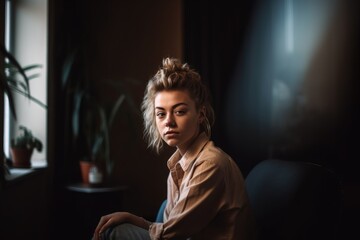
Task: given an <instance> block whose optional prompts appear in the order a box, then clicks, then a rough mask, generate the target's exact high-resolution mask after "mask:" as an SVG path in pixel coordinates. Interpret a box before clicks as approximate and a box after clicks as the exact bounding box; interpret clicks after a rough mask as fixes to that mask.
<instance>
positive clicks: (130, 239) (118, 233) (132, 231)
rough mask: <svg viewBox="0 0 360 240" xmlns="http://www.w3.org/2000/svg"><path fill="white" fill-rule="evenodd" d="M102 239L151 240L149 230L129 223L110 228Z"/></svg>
mask: <svg viewBox="0 0 360 240" xmlns="http://www.w3.org/2000/svg"><path fill="white" fill-rule="evenodd" d="M101 237H102V238H101V239H102V240H151V238H150V235H149V232H148V231H147V230H145V229H143V228H140V227H137V226H135V225H132V224H129V223H123V224H120V225H118V226H114V227H112V228H109V229H107V230H106V231H105V232H104V233H103V234H102V236H101Z"/></svg>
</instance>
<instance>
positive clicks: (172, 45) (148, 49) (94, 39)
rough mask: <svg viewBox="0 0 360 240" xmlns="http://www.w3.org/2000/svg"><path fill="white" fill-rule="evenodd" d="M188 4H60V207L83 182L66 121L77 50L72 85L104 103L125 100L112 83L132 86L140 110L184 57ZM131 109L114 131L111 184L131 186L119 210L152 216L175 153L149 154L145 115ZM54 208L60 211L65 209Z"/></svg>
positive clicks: (56, 59) (55, 47)
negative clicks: (167, 60)
mask: <svg viewBox="0 0 360 240" xmlns="http://www.w3.org/2000/svg"><path fill="white" fill-rule="evenodd" d="M181 7H182V5H181V1H161V0H159V1H151V2H143V1H115V0H114V1H103V2H101V4H99V1H55V3H53V7H52V11H53V15H52V21H53V30H52V31H53V33H52V41H51V43H50V44H51V45H50V46H51V47H52V50H51V52H52V54H51V59H52V61H53V62H52V64H51V65H52V66H53V68H52V70H53V72H52V73H51V74H52V91H53V95H52V96H53V98H52V99H53V107H54V109H56V111H54V112H53V115H52V116H51V117H52V119H53V121H54V122H53V123H52V127H53V129H52V131H53V136H52V139H53V140H54V142H53V145H52V146H53V152H52V153H53V155H52V156H53V158H54V162H53V169H54V178H53V179H54V184H55V188H54V201H55V205H54V207H55V208H59V207H61V206H62V205H61V204H62V203H61V201H62V199H63V197H64V196H63V193H62V189H64V187H66V185H67V184H71V183H74V182H78V181H80V170H79V164H78V162H79V160H80V159H79V156H78V155H76V150H77V149H76V148H74V147H73V146H72V143H71V136H69V133H68V132H69V130H70V129H69V128H70V124H71V120H70V118H68V117H67V113H68V111H69V105H67V99H68V97H69V95H67V94H68V93H67V92H66V90H64V88H63V86H62V83H61V76H62V69H63V65H64V62H65V61H66V58H67V57H68V56H69V55H70V54H71V53H72V51H73V50H74V49H80V50H81V54H82V55H81V56H80V57H79V59H77V60H76V61H77V63H76V65H75V68H74V69H73V76H76V77H75V78H73V80H74V81H85V82H86V84H89V85H90V87H91V89H92V92H93V94H94V96H96V98H97V99H98V100H99V101H100V102H101V103H109V102H112V101H114V99H115V98H116V97H117V96H118V93H117V91H115V88H114V87H112V86H109V85H106V83H105V82H106V81H108V80H112V81H114V82H117V83H119V84H124V83H125V82H126V81H129V82H131V83H133V84H131V85H130V87H129V89H130V92H129V93H130V94H131V95H132V99H133V100H134V103H135V105H134V106H133V108H136V109H135V110H137V111H138V112H139V110H140V103H141V100H142V97H143V92H144V89H145V84H146V82H147V80H148V79H149V78H150V77H151V76H152V75H153V74H155V72H156V70H157V68H158V67H159V66H160V64H161V61H162V59H163V58H164V57H166V56H173V57H177V58H180V59H181V58H182V16H181V11H182V8H181ZM84 79H85V80H84ZM129 108H131V106H128V105H126V106H125V108H124V109H122V110H121V111H120V112H119V115H118V116H117V117H116V118H115V121H114V123H113V125H112V129H111V132H110V141H111V144H110V151H111V152H110V156H111V158H112V159H114V160H115V168H114V174H113V177H112V179H111V181H112V183H114V184H121V185H126V186H127V187H128V190H127V191H126V193H124V201H123V203H121V204H120V203H119V206H118V208H114V211H116V210H117V211H119V210H126V211H130V212H134V213H137V214H139V215H141V216H144V217H148V218H152V217H154V216H155V213H156V211H157V208H158V206H159V204H160V203H161V202H162V200H163V199H164V198H165V197H166V177H167V169H166V159H167V157H168V155H169V153H167V152H165V153H164V154H163V155H161V156H157V155H156V154H155V153H154V152H152V151H151V150H149V149H147V146H146V144H145V142H144V139H143V136H142V131H143V128H142V118H141V116H140V115H139V114H133V111H132V110H134V109H129ZM129 117H130V118H129ZM57 199H59V200H57ZM144 200H145V201H144ZM62 207H65V206H62ZM98 207H99V208H101V207H102V206H98ZM55 211H57V212H61V208H60V209H56V210H55ZM99 217H100V216H99ZM55 218H56V217H55Z"/></svg>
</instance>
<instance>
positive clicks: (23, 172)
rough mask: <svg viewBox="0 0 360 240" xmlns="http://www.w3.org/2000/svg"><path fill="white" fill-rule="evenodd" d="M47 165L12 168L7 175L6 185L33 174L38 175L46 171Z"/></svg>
mask: <svg viewBox="0 0 360 240" xmlns="http://www.w3.org/2000/svg"><path fill="white" fill-rule="evenodd" d="M45 169H46V167H44V166H43V167H32V168H11V169H9V171H10V174H6V175H5V185H10V184H11V185H12V184H13V183H16V182H18V181H22V180H24V179H27V178H29V177H31V176H33V175H36V174H38V173H40V172H42V171H44V170H45Z"/></svg>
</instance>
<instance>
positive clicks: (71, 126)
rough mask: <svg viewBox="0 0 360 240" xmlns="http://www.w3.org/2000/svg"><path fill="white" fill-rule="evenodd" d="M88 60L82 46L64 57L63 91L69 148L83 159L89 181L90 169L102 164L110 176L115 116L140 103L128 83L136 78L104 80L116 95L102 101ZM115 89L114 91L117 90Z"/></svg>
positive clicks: (72, 153) (86, 180) (74, 156)
mask: <svg viewBox="0 0 360 240" xmlns="http://www.w3.org/2000/svg"><path fill="white" fill-rule="evenodd" d="M85 65H86V60H84V58H82V52H81V49H77V50H75V51H74V52H72V53H71V54H70V55H68V57H67V58H66V59H65V62H64V65H63V71H62V84H63V93H64V95H65V105H66V106H65V108H66V112H65V119H66V120H65V122H66V123H67V129H68V130H67V131H69V133H68V134H69V135H68V137H67V140H68V142H71V146H68V147H70V150H69V151H68V152H69V153H70V154H71V155H72V156H70V157H72V158H73V159H75V160H77V161H79V162H80V168H82V166H83V167H84V168H85V171H84V172H81V175H82V180H83V182H85V183H88V181H89V179H88V172H87V171H88V170H89V168H91V167H93V166H96V167H100V169H101V170H102V172H103V173H104V175H105V176H106V177H108V179H109V178H111V175H112V174H113V169H114V165H115V161H114V159H113V158H112V157H111V156H110V141H111V140H110V139H111V138H110V133H111V128H112V125H113V124H114V120H115V118H116V117H117V116H119V115H120V113H122V114H123V116H124V115H127V116H129V115H130V114H128V113H129V112H125V109H126V108H125V105H127V106H126V107H130V110H133V111H134V112H135V113H136V112H138V111H137V110H138V109H137V107H136V106H135V103H134V101H133V99H132V96H131V94H130V91H129V90H128V88H127V87H126V84H129V83H130V84H134V83H136V81H121V82H120V81H109V80H108V81H105V80H104V81H102V82H101V83H102V85H101V86H102V87H104V86H107V87H109V86H110V88H111V92H112V94H113V95H115V96H116V97H115V99H113V100H111V101H110V102H109V101H108V102H107V103H105V102H104V101H101V99H100V98H99V96H97V94H96V90H95V89H94V87H93V86H92V84H93V83H92V82H91V81H90V80H89V77H88V76H87V75H86V73H85V72H86V67H85ZM114 92H115V94H114Z"/></svg>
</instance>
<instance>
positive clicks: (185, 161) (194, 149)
mask: <svg viewBox="0 0 360 240" xmlns="http://www.w3.org/2000/svg"><path fill="white" fill-rule="evenodd" d="M208 142H209V137H208V136H207V135H206V134H205V133H204V132H202V133H200V134H199V136H198V137H197V138H196V139H195V141H194V142H193V144H191V146H190V147H189V148H188V150H187V151H186V153H185V154H184V156H181V154H180V151H179V150H176V151H175V153H174V154H173V155H172V156H171V157H170V158H169V160H168V162H167V166H168V168H169V169H170V170H171V169H173V168H174V167H175V166H176V164H177V163H179V164H180V166H181V168H182V169H183V171H186V170H187V169H188V168H189V167H190V166H191V165H192V163H193V162H194V161H195V159H196V158H197V156H198V155H199V153H200V152H201V150H202V149H203V148H204V146H205V145H206V144H207V143H208Z"/></svg>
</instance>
